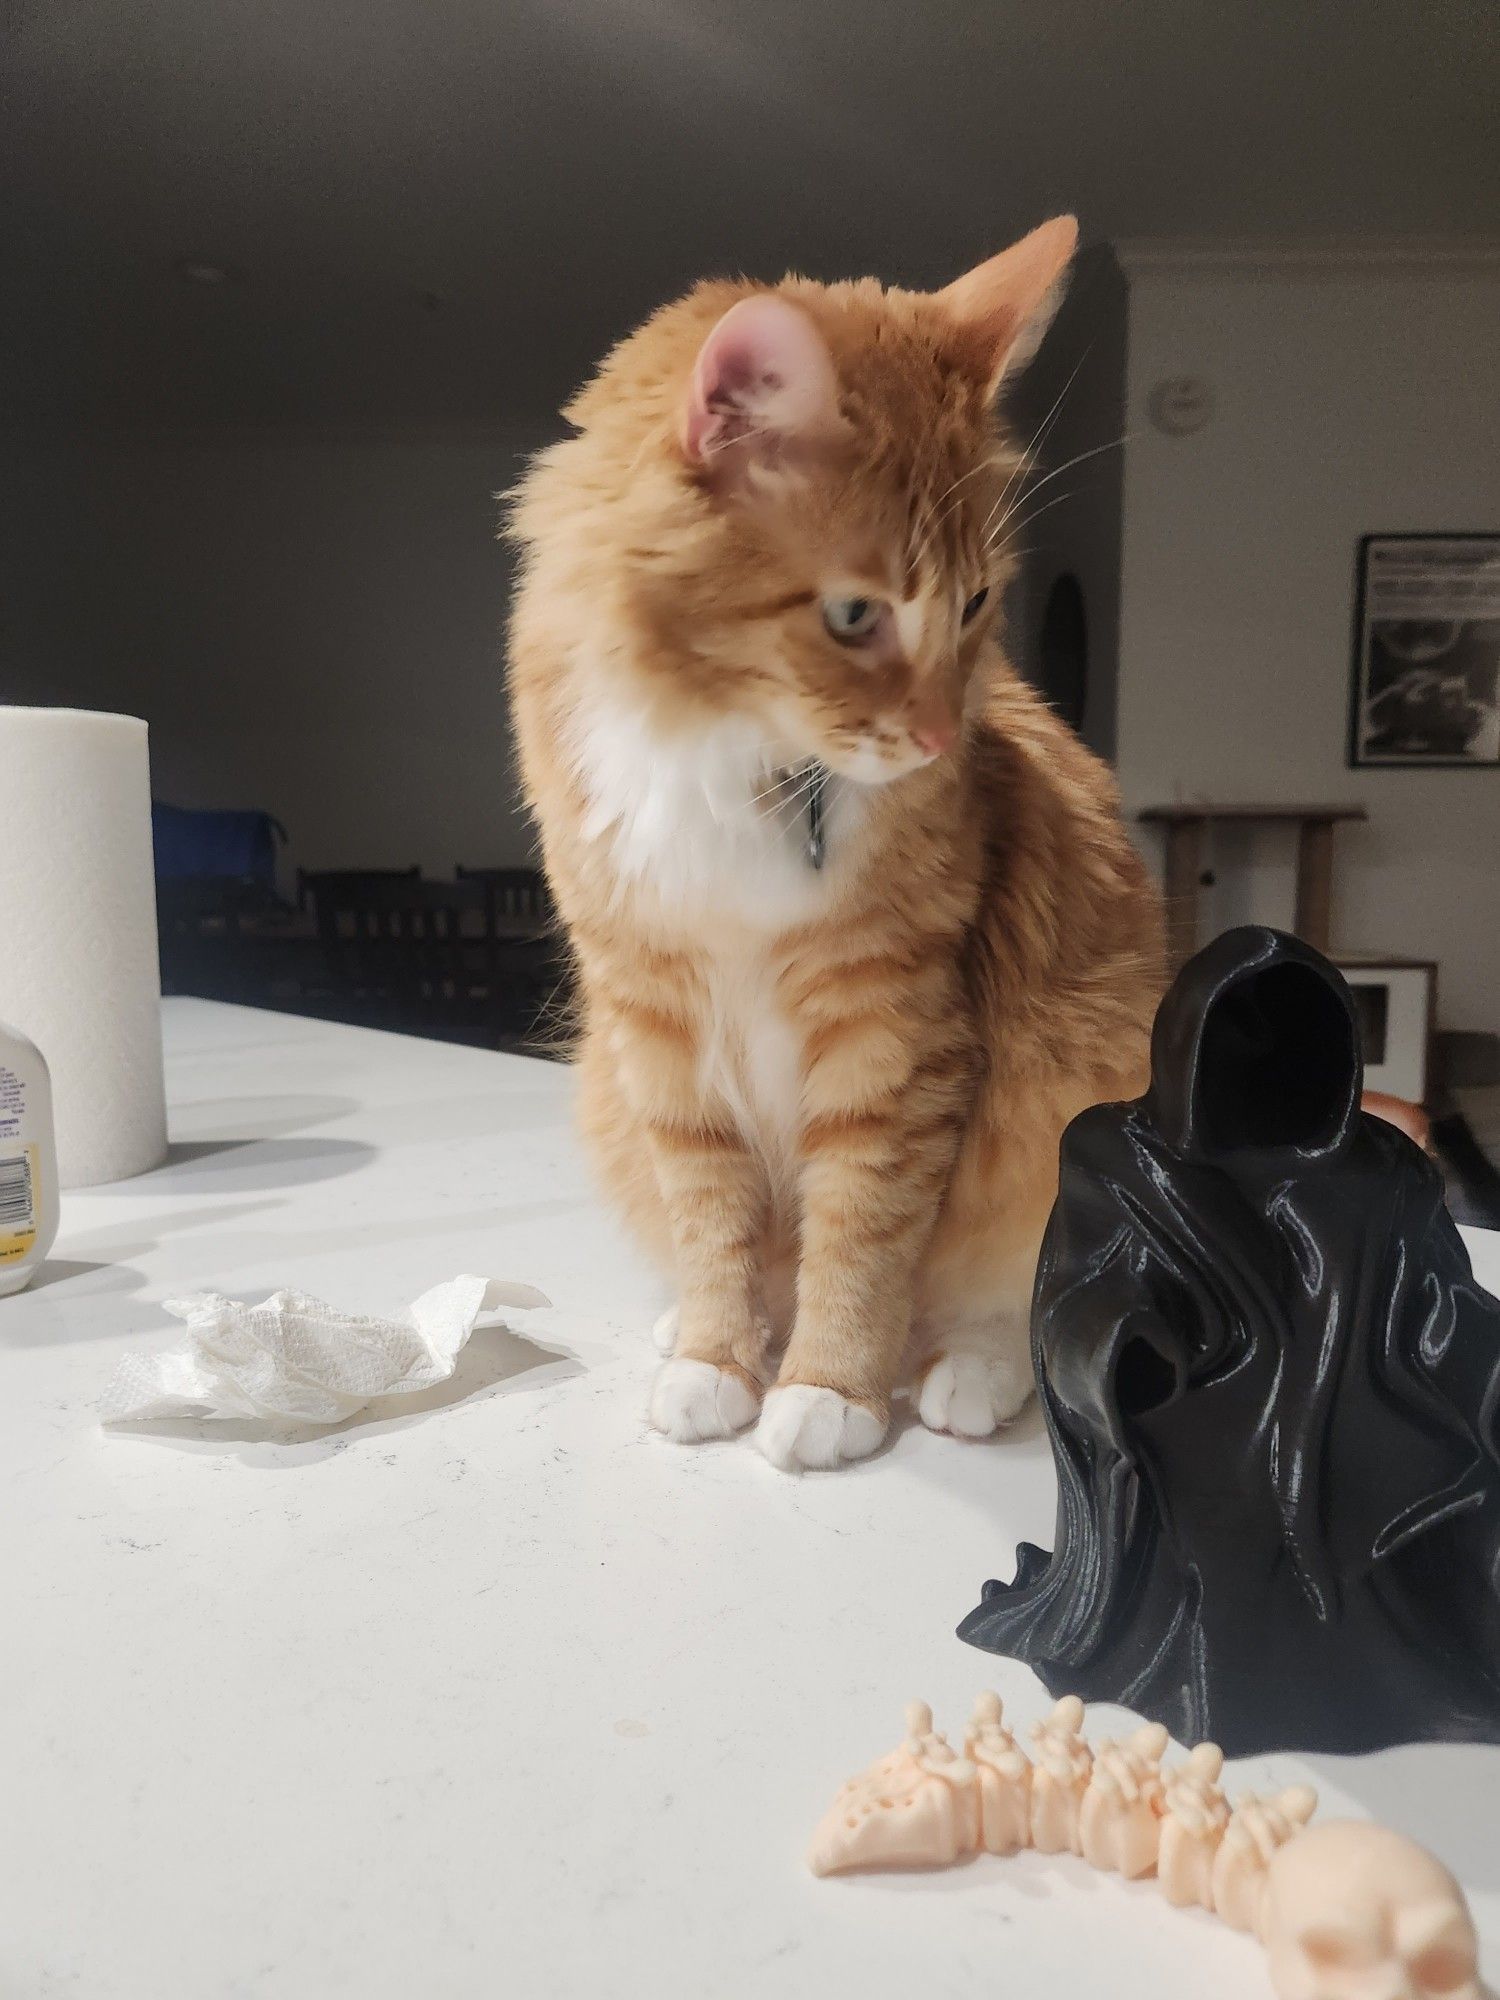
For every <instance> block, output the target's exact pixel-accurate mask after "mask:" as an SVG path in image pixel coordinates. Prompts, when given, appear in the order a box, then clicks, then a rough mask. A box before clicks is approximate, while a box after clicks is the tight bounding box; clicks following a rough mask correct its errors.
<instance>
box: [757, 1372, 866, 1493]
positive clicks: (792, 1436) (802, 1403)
mask: <svg viewBox="0 0 1500 2000" xmlns="http://www.w3.org/2000/svg"><path fill="white" fill-rule="evenodd" d="M884 1436H885V1423H884V1421H883V1419H882V1418H880V1417H877V1416H876V1414H875V1412H874V1411H873V1410H868V1409H866V1408H865V1406H864V1404H863V1403H851V1402H850V1401H849V1399H848V1397H847V1396H841V1395H840V1394H839V1392H838V1390H837V1389H815V1388H812V1387H811V1386H810V1385H809V1384H807V1383H805V1382H789V1383H788V1384H787V1385H786V1387H785V1388H783V1389H773V1390H772V1391H771V1393H770V1395H769V1396H767V1398H766V1407H765V1408H764V1409H763V1410H762V1411H761V1416H760V1422H759V1423H758V1424H757V1425H756V1427H755V1442H756V1444H757V1445H758V1446H759V1447H760V1449H761V1450H762V1451H763V1452H764V1453H765V1455H766V1457H767V1458H768V1459H770V1461H771V1463H772V1465H779V1466H780V1467H781V1470H782V1471H783V1472H803V1471H809V1470H813V1469H817V1470H820V1471H828V1470H830V1469H831V1468H832V1467H834V1466H837V1465H846V1464H847V1463H848V1462H849V1460H850V1459H851V1458H868V1457H869V1455H870V1453H871V1452H872V1451H874V1450H875V1448H876V1446H877V1445H878V1444H879V1443H880V1441H881V1439H882V1438H883V1437H884Z"/></svg>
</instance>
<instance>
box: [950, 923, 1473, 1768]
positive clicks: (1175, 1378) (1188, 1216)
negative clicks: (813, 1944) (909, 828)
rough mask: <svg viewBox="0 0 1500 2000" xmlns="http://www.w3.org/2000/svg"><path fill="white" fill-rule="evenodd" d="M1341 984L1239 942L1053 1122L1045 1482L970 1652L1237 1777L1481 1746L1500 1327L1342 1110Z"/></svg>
mask: <svg viewBox="0 0 1500 2000" xmlns="http://www.w3.org/2000/svg"><path fill="white" fill-rule="evenodd" d="M1361 1081H1362V1070H1361V1061H1360V1053H1359V1040H1358V1035H1357V1032H1356V1023H1355V1017H1354V1011H1353V1005H1352V1002H1351V999H1350V994H1349V989H1348V987H1347V986H1346V985H1345V984H1344V982H1343V980H1342V979H1341V978H1340V977H1339V974H1338V973H1337V972H1336V971H1335V970H1334V968H1333V967H1332V966H1331V965H1329V964H1328V962H1327V961H1326V960H1325V959H1323V958H1321V957H1319V955H1318V954H1317V952H1315V951H1313V950H1312V949H1310V947H1308V946H1307V945H1304V944H1301V943H1299V942H1298V941H1297V940H1296V939H1295V938H1291V937H1287V936H1284V935H1282V934H1281V933H1279V932H1277V931H1271V930H1262V929H1244V930H1237V931H1231V932H1229V933H1228V934H1227V935H1225V936H1223V937H1220V938H1219V939H1217V940H1216V941H1215V942H1214V943H1213V944H1211V945H1209V946H1208V948H1207V949H1206V950H1204V951H1201V952H1199V954H1198V955H1197V957H1196V958H1194V959H1193V960H1192V961H1191V962H1190V963H1189V964H1188V965H1187V966H1185V967H1184V969H1183V971H1182V972H1181V974H1180V975H1179V977H1178V979H1177V981H1176V983H1175V985H1174V986H1173V987H1172V990H1171V991H1170V993H1169V994H1168V995H1167V997H1166V999H1165V1000H1164V1001H1163V1002H1162V1006H1161V1009H1160V1012H1159V1013H1158V1015H1157V1020H1156V1027H1155V1031H1154V1034H1153V1038H1152V1046H1151V1087H1150V1089H1149V1091H1148V1092H1147V1093H1146V1095H1145V1096H1144V1097H1142V1098H1140V1099H1138V1100H1137V1101H1136V1102H1134V1103H1131V1104H1103V1105H1098V1106H1096V1107H1095V1108H1094V1109H1092V1110H1090V1111H1086V1112H1084V1113H1083V1115H1082V1116H1081V1117H1079V1118H1077V1119H1075V1120H1074V1121H1073V1123H1072V1124H1071V1125H1070V1126H1069V1127H1068V1130H1067V1132H1066V1133H1065V1135H1064V1137H1063V1142H1062V1177H1061V1185H1060V1189H1059V1193H1058V1199H1057V1206H1056V1208H1055V1209H1054V1211H1053V1215H1052V1220H1051V1224H1050V1226H1049V1228H1048V1232H1047V1238H1046V1242H1045V1244H1044V1245H1043V1249H1042V1259H1041V1265H1040V1268H1039V1271H1038V1274H1037V1286H1036V1297H1035V1301H1034V1306H1033V1319H1032V1345H1033V1358H1034V1360H1035V1363H1036V1372H1037V1379H1038V1382H1039V1384H1040V1388H1041V1396H1042V1404H1043V1409H1044V1412H1045V1415H1046V1420H1047V1427H1048V1430H1049V1431H1050V1433H1051V1438H1052V1448H1053V1453H1054V1456H1055V1458H1056V1462H1057V1477H1058V1487H1059V1497H1058V1510H1057V1531H1056V1547H1055V1548H1054V1550H1053V1552H1052V1554H1051V1556H1050V1557H1049V1556H1048V1555H1046V1554H1045V1553H1044V1552H1043V1551H1042V1550H1040V1549H1037V1548H1034V1547H1032V1546H1031V1545H1029V1544H1023V1546H1022V1548H1021V1550H1020V1552H1019V1556H1018V1560H1017V1569H1016V1577H1015V1581H1014V1582H1013V1583H1010V1584H1000V1583H989V1584H987V1585H986V1586H985V1591H984V1600H983V1602H982V1603H981V1604H980V1605H979V1606H978V1608H977V1609H976V1610H974V1611H973V1612H971V1613H970V1614H969V1616H968V1617H967V1618H966V1619H965V1620H964V1622H963V1624H962V1625H961V1626H960V1627H959V1634H960V1637H962V1638H964V1639H968V1640H970V1641H972V1642H973V1644H975V1645H976V1646H983V1647H985V1648H987V1649H988V1650H989V1651H991V1652H995V1653H1008V1654H1011V1655H1013V1656H1014V1657H1016V1658H1018V1659H1021V1660H1024V1661H1026V1662H1028V1663H1029V1664H1030V1665H1031V1666H1033V1667H1034V1668H1035V1669H1036V1670H1037V1672H1038V1673H1039V1674H1040V1675H1041V1677H1042V1679H1043V1681H1044V1682H1045V1683H1046V1684H1047V1686H1048V1688H1049V1689H1051V1690H1052V1692H1053V1693H1054V1694H1061V1693H1064V1692H1066V1693H1069V1694H1080V1695H1083V1696H1084V1697H1086V1698H1087V1699H1089V1700H1096V1701H1115V1702H1120V1703H1123V1704H1124V1705H1126V1706H1127V1707H1130V1708H1134V1709H1138V1710H1139V1711H1141V1713H1143V1714H1144V1715H1147V1716H1149V1717H1151V1718H1152V1719H1154V1720H1156V1721H1160V1722H1164V1723H1166V1724H1167V1726H1168V1727H1169V1728H1170V1729H1171V1730H1172V1732H1173V1734H1174V1735H1176V1736H1178V1737H1179V1738H1181V1739H1182V1740H1184V1741H1186V1742H1188V1743H1196V1742H1201V1741H1204V1740H1206V1739H1212V1740H1213V1741H1215V1742H1217V1743H1219V1744H1221V1745H1222V1746H1223V1747H1224V1749H1225V1750H1226V1751H1228V1752H1229V1753H1230V1754H1231V1755H1244V1754H1248V1753H1250V1752H1254V1751H1262V1750H1271V1749H1299V1750H1318V1751H1339V1752H1343V1751H1359V1750H1370V1749H1375V1748H1378V1747H1381V1746H1383V1745H1387V1744H1392V1743H1402V1742H1410V1741H1416V1740H1420V1739H1430V1738H1441V1739H1448V1740H1464V1741H1469V1740H1486V1741H1500V1305H1497V1303H1496V1301H1495V1300H1494V1299H1492V1298H1491V1297H1490V1296H1489V1295H1488V1293H1486V1292H1485V1291H1483V1290H1482V1289H1481V1288H1480V1287H1479V1286H1478V1285H1477V1284H1476V1283H1475V1281H1474V1277H1473V1273H1472V1271H1471V1269H1470V1266H1469V1259H1468V1254H1467V1252H1466V1251H1465V1249H1464V1245H1463V1242H1462V1239H1461V1238H1460V1236H1459V1234H1458V1231H1457V1229H1456V1228H1455V1227H1454V1225H1453V1222H1452V1221H1451V1219H1450V1218H1449V1215H1448V1213H1447V1210H1446V1209H1445V1207H1444V1205H1443V1191H1442V1186H1441V1184H1440V1181H1439V1177H1438V1174H1437V1172H1436V1170H1435V1169H1434V1167H1433V1166H1432V1165H1431V1163H1430V1162H1429V1161H1428V1160H1427V1158H1426V1157H1425V1156H1424V1155H1423V1154H1422V1152H1421V1151H1420V1150H1419V1149H1418V1148H1417V1147H1416V1146H1414V1145H1413V1144H1412V1143H1411V1141H1410V1140H1408V1139H1406V1138H1405V1137H1404V1136H1403V1135H1402V1134H1401V1133H1399V1132H1397V1131H1396V1130H1395V1129H1394V1128H1393V1127H1392V1126H1389V1125H1386V1124H1383V1123H1381V1122H1380V1121H1379V1120H1377V1119H1375V1118H1372V1117H1370V1116H1368V1115H1366V1114H1365V1113H1363V1112H1362V1111H1361V1109H1360V1087H1361Z"/></svg>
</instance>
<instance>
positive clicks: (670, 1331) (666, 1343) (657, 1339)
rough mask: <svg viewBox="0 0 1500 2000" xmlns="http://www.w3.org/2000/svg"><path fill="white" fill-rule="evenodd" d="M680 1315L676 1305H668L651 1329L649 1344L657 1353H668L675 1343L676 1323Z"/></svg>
mask: <svg viewBox="0 0 1500 2000" xmlns="http://www.w3.org/2000/svg"><path fill="white" fill-rule="evenodd" d="M680 1317H681V1315H680V1314H679V1312H678V1309H677V1307H676V1306H668V1307H667V1309H666V1311H665V1312H664V1313H663V1314H662V1316H661V1318H660V1319H659V1320H658V1321H657V1322H656V1324H655V1326H653V1327H652V1329H651V1345H652V1346H653V1347H654V1348H655V1349H656V1351H657V1353H658V1354H670V1353H671V1352H672V1350H673V1348H674V1347H676V1345H677V1323H678V1320H679V1318H680Z"/></svg>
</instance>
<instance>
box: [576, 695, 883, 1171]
mask: <svg viewBox="0 0 1500 2000" xmlns="http://www.w3.org/2000/svg"><path fill="white" fill-rule="evenodd" d="M575 761H576V768H577V771H578V774H579V778H580V780H581V782H582V785H583V789H584V793H585V796H586V799H587V802H588V805H587V812H586V816H585V819H584V824H583V835H584V838H585V840H587V841H588V842H589V843H590V844H591V845H592V846H594V847H595V848H596V849H597V851H599V852H600V853H601V854H602V855H603V856H604V857H605V858H606V861H607V865H608V867H609V868H610V870H611V871H612V873H613V874H614V876H615V878H616V881H617V882H618V884H619V886H620V889H621V890H622V891H624V890H626V889H627V888H628V890H629V891H630V892H631V893H632V894H633V895H634V896H636V897H639V898H642V899H644V900H645V901H646V903H647V905H648V907H652V909H653V914H654V915H655V916H656V917H657V918H658V919H659V920H660V921H661V922H662V923H663V924H664V926H665V927H666V928H668V929H669V930H679V931H681V932H685V933H687V934H689V935H690V936H691V937H692V938H693V939H694V941H695V942H699V943H701V944H702V946H703V948H704V949H705V951H707V952H708V954H709V978H708V992H707V997H706V1005H705V1018H704V1020H703V1021H702V1023H701V1024H700V1030H701V1042H700V1050H701V1054H700V1062H699V1082H700V1085H701V1087H702V1089H703V1092H704V1095H705V1097H707V1098H714V1099H717V1100H718V1101H719V1102H720V1103H722V1104H724V1105H725V1106H726V1107H727V1108H728V1109H729V1111H730V1112H731V1114H732V1115H733V1117H734V1119H735V1121H736V1123H737V1124H738V1125H739V1127H740V1129H741V1131H742V1132H743V1133H744V1135H745V1137H746V1139H747V1140H748V1141H749V1143H750V1144H751V1145H752V1146H754V1147H755V1149H756V1151H757V1152H758V1153H759V1154H760V1155H761V1157H762V1158H763V1160H764V1161H765V1164H766V1166H767V1168H768V1170H769V1172H770V1174H771V1177H772V1180H773V1183H777V1184H781V1185H784V1184H785V1182H786V1180H787V1178H788V1176H789V1173H790V1170H791V1163H792V1161H793V1159H794V1157H795V1150H796V1139H797V1133H798V1130H799V1128H800V1124H801V1111H802V1039H801V1036H800V1034H799V1033H798V1030H797V1027H796V1024H795V1022H793V1021H792V1020H791V1019H790V1018H789V1017H788V1015H787V1013H786V1010H785V1008H784V1006H783V1005H782V1002H781V999H780V996H779V995H778V992H777V989H776V974H777V967H778V964H779V962H780V954H779V953H778V951H777V949H776V942H775V940H776V937H777V933H778V932H781V931H783V930H785V929H787V928H789V927H791V926H794V925H798V924H805V923H807V922H808V921H810V920H814V919H816V918H817V917H818V916H819V915H820V914H822V913H823V912H825V911H827V910H828V909H829V908H830V905H831V903H832V901H833V899H834V897H835V896H836V895H837V893H838V881H839V877H840V875H841V873H843V871H844V870H845V869H846V868H847V867H849V866H851V865H853V855H852V848H853V844H854V841H855V839H856V837H857V834H858V830H859V827H860V821H861V814H860V801H859V799H858V797H857V795H856V794H851V792H850V791H849V790H848V788H834V789H832V790H831V791H830V793H829V795H828V801H827V806H826V820H825V834H826V840H827V858H826V861H825V864H824V866H823V868H821V869H817V868H814V867H813V865H812V863H811V861H810V859H809V856H808V827H807V815H806V806H805V803H804V802H803V801H802V800H801V799H800V798H798V797H797V796H796V795H795V788H794V787H788V788H785V795H783V794H781V793H777V792H775V790H774V782H775V781H774V771H775V769H776V766H777V762H778V758H777V753H776V751H775V749H774V748H773V747H772V746H771V745H769V744H768V743H767V740H766V737H765V733H764V731H762V730H761V729H759V728H757V727H756V726H755V725H753V724H749V723H747V722H744V721H737V720H730V721H725V722H722V723H720V724H718V725H716V726H715V727H714V728H713V729H711V730H707V731H704V732H702V733H701V734H699V735H698V736H696V737H693V738H690V739H681V738H679V739H677V740H674V741H672V742H669V743H663V742H660V741H658V740H655V739H654V738H653V737H652V736H651V734H650V733H649V732H648V731H647V729H646V728H645V726H644V724H643V722H642V720H641V718H640V717H639V716H636V715H632V714H630V713H628V712H625V711H621V710H619V709H613V708H611V707H609V706H607V705H595V706H591V707H590V708H589V710H588V712H587V715H586V717H585V718H584V719H583V720H581V722H580V723H579V725H578V729H577V735H576V738H575ZM768 788H772V789H771V791H770V792H769V794H768ZM778 802H779V803H778ZM773 808H774V809H773Z"/></svg>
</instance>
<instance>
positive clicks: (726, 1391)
mask: <svg viewBox="0 0 1500 2000" xmlns="http://www.w3.org/2000/svg"><path fill="white" fill-rule="evenodd" d="M759 1408H760V1398H759V1396H757V1395H756V1393H755V1391H754V1390H753V1389H751V1388H749V1387H747V1385H746V1384H745V1383H744V1382H743V1381H742V1380H741V1379H740V1377H739V1376H738V1375H733V1374H731V1373H730V1372H729V1370H728V1369H727V1368H715V1366H714V1365H713V1363H712V1362H711V1361H664V1362H663V1363H662V1364H661V1366H660V1368H658V1369H657V1371H656V1381H655V1383H654V1384H653V1385H652V1389H651V1407H650V1409H649V1410H648V1411H647V1415H648V1416H649V1417H650V1419H651V1423H652V1425H653V1427H654V1428H655V1429H656V1430H659V1431H661V1432H662V1433H663V1434H664V1435H665V1436H666V1437H669V1438H671V1439H672V1440H673V1441H674V1442H675V1443H677V1444H701V1443H702V1442H703V1441H704V1439H705V1438H728V1437H733V1436H734V1434H735V1432H736V1431H742V1430H743V1429H744V1428H745V1426H746V1424H751V1423H754V1421H755V1412H756V1411H757V1410H758V1409H759Z"/></svg>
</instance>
